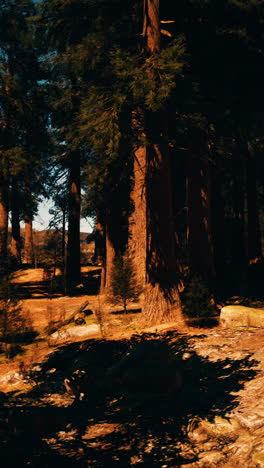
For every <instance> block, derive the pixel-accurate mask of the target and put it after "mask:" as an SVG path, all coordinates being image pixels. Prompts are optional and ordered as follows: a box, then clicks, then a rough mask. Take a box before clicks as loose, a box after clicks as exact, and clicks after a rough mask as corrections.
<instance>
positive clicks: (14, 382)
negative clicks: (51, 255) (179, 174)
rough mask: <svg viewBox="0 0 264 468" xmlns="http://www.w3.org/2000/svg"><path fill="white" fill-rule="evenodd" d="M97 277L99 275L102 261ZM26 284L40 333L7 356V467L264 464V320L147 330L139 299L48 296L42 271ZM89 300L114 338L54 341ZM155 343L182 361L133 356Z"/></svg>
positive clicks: (1, 423)
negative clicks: (55, 329)
mask: <svg viewBox="0 0 264 468" xmlns="http://www.w3.org/2000/svg"><path fill="white" fill-rule="evenodd" d="M85 274H87V275H88V276H89V275H91V278H92V279H94V276H96V275H98V270H96V268H94V269H91V270H89V269H86V271H85ZM15 281H17V283H18V284H20V285H21V286H22V291H23V294H24V296H25V297H24V299H23V300H22V307H23V311H24V313H25V314H26V315H28V316H29V317H30V319H31V320H32V324H33V327H34V328H35V329H36V331H38V333H39V335H38V337H37V338H36V340H35V341H34V342H33V343H31V344H29V345H27V346H26V347H25V352H24V354H22V355H20V356H17V357H16V358H14V359H11V360H6V359H5V358H3V357H2V360H1V362H0V392H3V393H0V403H1V401H2V407H1V404H0V433H1V432H2V434H0V435H1V439H2V445H1V444H0V445H1V447H2V449H1V451H2V452H1V453H3V456H2V457H3V458H2V459H3V460H4V467H15V466H16V467H22V466H23V467H24V466H28V465H30V466H34V467H35V468H46V467H47V468H53V467H55V466H56V467H58V466H64V467H75V466H76V467H78V468H82V467H83V468H88V467H108V466H109V467H112V466H116V467H119V468H122V467H126V466H133V465H140V466H144V467H163V468H166V467H178V466H181V467H184V468H187V467H188V468H207V467H209V468H211V467H212V468H213V467H225V468H233V467H234V468H235V467H245V468H257V467H261V466H264V403H263V401H264V329H262V328H247V327H241V328H239V329H225V328H222V327H221V326H220V325H219V324H218V325H217V321H214V326H212V324H211V326H210V327H208V326H207V327H204V328H201V327H200V328H198V327H190V326H187V325H184V326H183V325H182V323H181V324H179V323H174V324H163V325H160V326H158V327H150V328H144V329H143V328H142V325H141V322H140V310H139V304H134V305H133V307H132V308H131V309H130V310H129V313H128V314H124V313H123V312H122V310H121V308H119V309H118V308H113V307H112V306H110V305H109V304H107V303H106V302H105V301H104V299H103V298H101V299H100V301H99V299H98V296H97V295H96V294H82V290H80V294H79V295H78V296H77V297H65V296H59V295H57V294H53V295H51V294H49V295H47V293H46V290H45V284H44V283H43V273H42V271H41V270H40V269H38V270H32V271H27V272H24V271H23V272H21V274H18V276H17V278H16V279H15ZM23 288H25V289H23ZM25 291H27V294H25ZM28 292H30V294H29V293H28ZM85 301H89V304H88V306H87V307H88V308H90V309H91V311H92V312H93V314H92V315H91V316H89V321H90V322H89V323H91V321H96V318H95V317H94V312H95V311H96V310H98V309H100V310H102V309H103V310H104V316H103V320H104V322H105V330H106V336H105V337H104V339H102V336H101V334H100V332H97V333H95V334H94V335H92V336H89V338H88V337H87V339H86V340H84V339H82V340H79V341H75V342H71V343H69V342H68V343H65V344H62V345H60V346H59V347H50V346H49V343H48V339H47V336H46V332H45V330H46V327H47V325H48V323H49V321H50V320H51V318H52V319H53V320H61V319H62V318H65V317H66V318H67V317H68V316H70V315H71V314H72V313H73V312H74V311H75V310H77V309H78V308H79V307H80V305H81V304H83V303H84V302H85ZM148 341H149V342H150V343H154V346H155V345H156V343H163V344H164V346H166V347H167V348H168V349H169V352H170V356H173V361H172V364H171V363H166V360H165V361H162V360H161V361H160V362H161V363H160V364H159V363H158V364H157V362H155V359H154V358H153V357H151V356H150V357H147V356H146V354H145V355H144V354H143V355H142V357H140V359H139V360H138V361H137V363H135V362H133V361H132V363H131V358H130V357H129V356H130V355H131V350H132V351H133V349H136V347H137V346H138V345H142V343H143V345H144V344H145V343H146V342H148ZM132 355H133V352H132ZM126 356H128V357H126ZM124 359H125V361H124ZM126 359H128V361H126ZM129 359H130V361H129ZM122 360H123V361H124V362H125V365H123V370H122V372H121V374H120V372H119V375H116V374H115V372H116V369H121V368H122V362H123V361H122ZM162 362H163V363H162ZM120 363H121V364H120ZM116 366H117V367H116ZM166 366H167V368H168V373H166V372H165V371H164V369H166ZM109 369H110V371H109ZM112 369H114V371H113V370H112ZM71 376H72V377H74V379H75V380H74V382H79V384H78V385H79V387H80V388H81V390H78V391H77V393H75V395H74V394H71V393H69V392H68V391H66V388H65V385H64V379H65V378H69V377H71ZM168 376H169V377H168ZM171 378H172V380H171ZM167 379H169V380H168V381H167ZM175 382H176V385H175ZM141 384H142V385H143V386H142V385H141ZM140 385H141V386H140ZM79 387H78V388H79ZM138 387H140V388H138ZM143 387H144V388H143ZM76 388H77V387H76ZM80 391H82V392H83V393H84V395H85V396H84V400H82V399H81V400H80V399H79V395H80ZM76 395H78V397H76ZM1 408H2V409H1ZM1 411H2V415H1ZM11 447H12V448H15V451H14V452H13V451H12V448H11Z"/></svg>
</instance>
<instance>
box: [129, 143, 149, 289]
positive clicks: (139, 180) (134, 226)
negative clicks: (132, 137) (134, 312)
mask: <svg viewBox="0 0 264 468" xmlns="http://www.w3.org/2000/svg"><path fill="white" fill-rule="evenodd" d="M146 165H147V160H146V146H140V147H139V148H138V149H136V150H135V153H134V174H133V186H132V190H131V204H132V213H131V215H130V218H129V239H128V253H129V257H130V258H131V259H132V265H133V271H134V273H135V279H136V281H137V283H138V284H139V285H141V286H142V287H143V288H144V286H145V283H146V247H147V245H146V242H147V237H146V233H147V218H146V215H147V213H146Z"/></svg>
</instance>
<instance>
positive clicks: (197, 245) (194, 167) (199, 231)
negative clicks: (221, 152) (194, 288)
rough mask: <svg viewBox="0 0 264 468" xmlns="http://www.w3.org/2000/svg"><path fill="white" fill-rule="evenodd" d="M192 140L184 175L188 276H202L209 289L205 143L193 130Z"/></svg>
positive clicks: (208, 183)
mask: <svg viewBox="0 0 264 468" xmlns="http://www.w3.org/2000/svg"><path fill="white" fill-rule="evenodd" d="M191 138H192V148H191V151H190V155H189V164H188V175H187V192H188V217H189V220H188V244H189V265H190V273H191V275H196V276H199V277H201V278H202V279H203V280H204V281H205V282H206V283H207V285H208V286H212V283H213V279H214V256H213V241H212V226H211V177H210V163H209V152H208V142H207V138H206V135H203V134H202V133H201V132H200V131H196V130H193V132H192V136H191Z"/></svg>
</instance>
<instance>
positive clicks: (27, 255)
mask: <svg viewBox="0 0 264 468" xmlns="http://www.w3.org/2000/svg"><path fill="white" fill-rule="evenodd" d="M24 222H25V240H24V261H25V263H27V264H28V265H34V263H35V260H34V240H33V209H32V192H31V186H30V183H29V181H27V180H26V183H25V216H24Z"/></svg>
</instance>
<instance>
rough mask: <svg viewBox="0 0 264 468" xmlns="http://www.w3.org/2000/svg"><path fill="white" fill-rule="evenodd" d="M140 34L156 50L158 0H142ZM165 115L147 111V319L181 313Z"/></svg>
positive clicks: (169, 317) (172, 317)
mask: <svg viewBox="0 0 264 468" xmlns="http://www.w3.org/2000/svg"><path fill="white" fill-rule="evenodd" d="M143 36H144V37H145V40H146V48H147V51H148V53H149V54H150V55H153V54H157V53H159V52H160V20H159V0H145V2H144V27H143ZM150 73H151V71H150ZM166 117H167V116H166V112H164V111H157V112H149V113H148V115H146V136H147V140H148V145H147V148H146V286H145V299H144V305H143V318H144V319H145V320H147V321H148V322H149V323H158V322H162V321H168V320H175V318H176V317H177V316H180V314H181V303H180V298H179V292H178V280H179V275H178V271H177V261H176V252H175V238H174V223H173V213H172V190H171V171H170V160H169V154H168V142H167V125H166V121H167V118H166ZM143 209H144V205H142V210H143ZM142 216H143V212H142ZM144 235H145V233H144V232H142V236H144Z"/></svg>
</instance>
